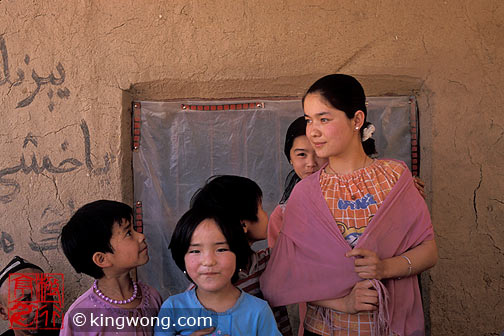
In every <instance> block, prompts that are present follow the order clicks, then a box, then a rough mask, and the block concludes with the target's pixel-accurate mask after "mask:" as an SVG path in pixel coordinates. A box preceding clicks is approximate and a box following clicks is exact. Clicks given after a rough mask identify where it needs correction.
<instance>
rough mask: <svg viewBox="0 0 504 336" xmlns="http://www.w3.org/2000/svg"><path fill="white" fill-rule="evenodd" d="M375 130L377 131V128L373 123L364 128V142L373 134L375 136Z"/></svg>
mask: <svg viewBox="0 0 504 336" xmlns="http://www.w3.org/2000/svg"><path fill="white" fill-rule="evenodd" d="M374 131H376V128H375V127H374V125H373V124H369V125H368V127H366V128H364V130H363V131H362V142H364V141H366V140H367V139H369V138H371V136H373V133H374Z"/></svg>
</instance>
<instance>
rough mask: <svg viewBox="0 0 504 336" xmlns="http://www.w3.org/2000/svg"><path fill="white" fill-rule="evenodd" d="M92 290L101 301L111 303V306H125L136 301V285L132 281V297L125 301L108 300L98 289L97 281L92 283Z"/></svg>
mask: <svg viewBox="0 0 504 336" xmlns="http://www.w3.org/2000/svg"><path fill="white" fill-rule="evenodd" d="M93 289H94V290H95V292H96V294H97V295H98V296H99V297H100V298H101V299H102V300H105V301H107V302H108V303H112V304H126V303H130V302H131V301H133V300H135V299H136V296H137V292H138V285H137V283H136V282H134V281H133V295H132V296H131V297H130V298H129V299H126V300H114V299H111V298H109V297H108V296H105V294H103V293H102V291H101V290H99V289H98V280H95V281H94V283H93Z"/></svg>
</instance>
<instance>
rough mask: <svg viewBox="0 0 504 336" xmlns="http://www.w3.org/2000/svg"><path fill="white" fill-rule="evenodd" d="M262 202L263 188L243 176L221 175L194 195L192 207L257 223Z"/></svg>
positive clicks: (212, 179)
mask: <svg viewBox="0 0 504 336" xmlns="http://www.w3.org/2000/svg"><path fill="white" fill-rule="evenodd" d="M261 200H262V191H261V188H259V186H258V185H257V183H255V182H254V181H252V180H251V179H249V178H246V177H243V176H235V175H220V176H212V177H210V178H209V179H208V180H207V181H206V183H205V185H204V186H203V188H201V189H199V190H198V191H197V192H196V193H195V194H194V196H193V197H192V199H191V207H206V208H210V209H218V210H220V211H221V212H226V213H230V214H231V215H232V216H235V217H237V218H238V219H239V220H249V221H252V222H257V221H258V220H259V218H258V217H257V212H258V209H259V208H258V207H259V202H260V201H261ZM238 224H239V223H238ZM240 229H241V227H240Z"/></svg>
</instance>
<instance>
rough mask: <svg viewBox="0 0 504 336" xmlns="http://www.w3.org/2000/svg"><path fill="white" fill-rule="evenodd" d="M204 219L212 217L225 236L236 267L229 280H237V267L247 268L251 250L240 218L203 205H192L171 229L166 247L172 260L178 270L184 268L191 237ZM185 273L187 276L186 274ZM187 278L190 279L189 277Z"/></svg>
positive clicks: (183, 269)
mask: <svg viewBox="0 0 504 336" xmlns="http://www.w3.org/2000/svg"><path fill="white" fill-rule="evenodd" d="M205 219H213V220H214V221H215V222H216V223H217V226H218V227H219V228H220V230H221V232H222V234H223V235H224V237H225V238H226V241H227V243H228V245H229V248H230V250H231V252H233V253H234V254H235V256H236V269H235V272H234V274H233V277H232V278H231V282H232V283H235V282H236V281H237V280H238V272H239V269H246V268H247V265H248V262H249V258H250V257H251V255H252V253H253V251H252V250H251V248H250V246H249V244H248V240H247V236H246V235H245V232H244V231H243V228H242V227H241V225H240V220H239V219H238V218H237V217H235V216H232V215H229V214H227V213H224V212H220V211H219V210H216V209H211V208H208V207H205V206H203V207H193V208H191V209H189V210H188V211H187V212H186V213H185V214H184V215H183V216H182V217H181V218H180V220H179V221H178V222H177V226H176V227H175V231H173V235H172V237H171V241H170V246H169V247H168V248H169V249H170V250H171V253H172V257H173V260H174V261H175V264H177V266H178V268H180V270H182V271H185V270H186V267H185V261H184V257H185V255H186V253H187V251H188V250H189V246H190V244H191V238H192V236H193V234H194V231H195V230H196V228H197V227H198V225H200V224H201V222H203V221H204V220H205ZM186 275H187V276H188V277H189V275H188V274H186ZM189 280H191V281H192V279H191V278H189Z"/></svg>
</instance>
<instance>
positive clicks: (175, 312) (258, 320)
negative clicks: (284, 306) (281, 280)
mask: <svg viewBox="0 0 504 336" xmlns="http://www.w3.org/2000/svg"><path fill="white" fill-rule="evenodd" d="M158 321H159V325H158V326H157V327H155V329H154V330H155V333H154V335H190V334H191V333H193V332H195V331H197V330H201V329H206V328H209V327H216V329H215V331H214V332H213V333H211V334H210V335H222V336H224V335H231V336H239V335H244V336H254V335H257V336H281V333H280V332H279V331H278V328H277V324H276V321H275V318H274V316H273V313H272V312H271V309H270V307H269V305H268V303H267V302H266V301H264V300H261V299H259V298H257V297H255V296H252V295H250V294H247V293H245V292H243V291H241V294H240V297H239V298H238V300H237V301H236V303H235V305H234V306H233V307H231V308H230V309H228V310H227V311H225V312H222V313H217V312H213V311H210V310H208V309H206V308H205V307H203V305H202V304H201V303H200V302H199V300H198V298H197V296H196V289H192V290H190V291H187V292H183V293H180V294H177V295H174V296H170V297H169V298H168V299H167V300H166V301H165V302H164V303H163V305H162V306H161V310H160V311H159V315H158Z"/></svg>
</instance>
